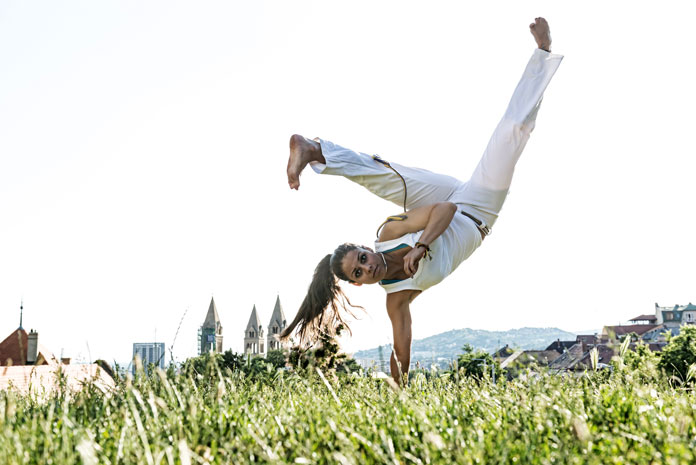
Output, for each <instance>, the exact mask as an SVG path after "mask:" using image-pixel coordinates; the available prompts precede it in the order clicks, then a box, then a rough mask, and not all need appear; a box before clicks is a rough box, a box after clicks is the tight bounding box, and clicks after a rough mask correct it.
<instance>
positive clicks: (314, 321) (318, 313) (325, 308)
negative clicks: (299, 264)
mask: <svg viewBox="0 0 696 465" xmlns="http://www.w3.org/2000/svg"><path fill="white" fill-rule="evenodd" d="M353 248H356V246H355V245H353V244H342V245H340V246H339V247H338V248H337V249H336V251H335V252H334V253H333V254H328V255H326V256H325V257H324V258H322V259H321V261H320V262H319V264H318V265H317V267H316V269H315V270H314V277H313V278H312V282H311V283H310V284H309V288H308V289H307V295H306V296H305V298H304V301H303V302H302V305H300V309H299V310H298V311H297V316H295V319H294V320H293V321H292V323H290V324H289V325H288V327H287V328H285V330H284V331H283V332H282V333H281V334H280V338H281V339H287V338H289V337H290V335H291V334H292V333H293V331H294V330H295V328H297V334H298V335H299V338H300V344H304V343H307V342H311V341H314V340H315V339H316V338H317V336H318V335H319V334H321V333H328V334H330V335H334V334H336V328H338V327H339V326H340V325H343V326H344V327H345V328H346V329H347V330H348V332H350V328H349V327H348V325H347V324H346V322H345V321H344V320H343V317H342V316H341V311H345V312H347V313H349V314H350V315H351V316H353V313H352V312H351V311H350V310H348V308H347V306H350V307H355V308H362V307H357V306H355V305H353V304H351V303H350V300H348V297H346V295H345V294H344V293H343V290H341V287H340V286H339V285H338V279H337V276H336V274H334V271H332V268H334V269H336V268H337V269H339V270H340V263H341V262H342V260H343V257H344V256H345V254H346V253H347V252H348V251H350V250H352V249H353ZM341 275H343V273H342V272H340V274H339V276H340V277H341V278H343V276H341Z"/></svg>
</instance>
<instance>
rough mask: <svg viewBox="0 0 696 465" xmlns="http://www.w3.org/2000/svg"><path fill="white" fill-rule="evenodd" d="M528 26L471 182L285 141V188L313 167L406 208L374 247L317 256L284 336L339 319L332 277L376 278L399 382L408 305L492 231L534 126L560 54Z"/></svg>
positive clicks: (407, 339) (341, 301)
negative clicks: (525, 47) (522, 60)
mask: <svg viewBox="0 0 696 465" xmlns="http://www.w3.org/2000/svg"><path fill="white" fill-rule="evenodd" d="M529 27H530V30H531V33H532V35H533V36H534V39H535V40H536V43H537V46H538V48H537V49H536V50H535V51H534V53H533V54H532V57H531V59H530V60H529V63H528V64H527V67H526V69H525V71H524V74H523V75H522V78H521V80H520V82H519V84H518V85H517V88H516V89H515V91H514V93H513V95H512V98H511V100H510V103H509V105H508V108H507V111H506V112H505V115H504V116H503V118H502V120H501V121H500V123H499V124H498V126H497V127H496V129H495V131H494V132H493V136H492V137H491V139H490V141H489V142H488V146H487V147H486V150H485V151H484V153H483V157H482V158H481V161H480V162H479V164H478V166H477V167H476V169H475V170H474V173H473V175H472V176H471V178H470V179H469V181H468V182H461V181H459V180H457V179H455V178H453V177H450V176H445V175H440V174H435V173H432V172H430V171H426V170H422V169H418V168H409V167H406V166H401V165H398V164H396V163H392V164H389V163H386V162H384V161H382V160H381V159H379V157H372V156H370V155H367V154H364V153H358V152H354V151H352V150H349V149H346V148H343V147H341V146H339V145H336V144H334V143H332V142H329V141H326V140H321V139H319V140H318V141H312V140H308V139H305V138H304V137H302V136H298V135H294V136H292V137H291V138H290V159H289V161H288V168H287V174H288V183H289V184H290V187H291V188H292V189H297V188H298V187H299V185H300V182H299V176H300V173H301V172H302V170H303V169H304V168H305V167H306V166H307V164H310V166H311V167H312V169H314V171H316V172H317V173H322V174H333V175H340V176H343V177H346V178H348V179H350V180H351V181H354V182H357V183H358V184H360V185H362V186H364V187H365V188H367V189H368V190H370V191H371V192H373V193H374V194H376V195H378V196H380V197H381V198H383V199H386V200H389V201H391V202H394V203H396V204H397V205H403V207H404V209H405V210H407V211H406V213H404V214H402V215H396V216H394V217H390V218H389V219H388V220H387V222H385V223H384V224H383V227H382V228H381V229H380V231H379V235H378V240H377V242H376V243H375V249H374V250H372V249H371V248H369V247H364V246H357V245H354V244H342V245H339V246H338V248H337V249H336V250H335V251H334V252H333V254H330V255H326V256H325V257H324V258H323V259H322V260H321V262H320V263H319V265H318V266H317V268H316V270H315V272H314V277H313V280H312V283H311V284H310V286H309V290H308V292H307V296H306V297H305V299H304V301H303V303H302V305H301V307H300V309H299V311H298V313H297V316H296V317H295V319H294V320H293V321H292V323H290V325H289V326H288V327H287V328H286V330H285V331H284V332H283V334H282V335H281V336H282V337H283V338H287V337H289V336H290V335H291V334H292V333H293V331H294V330H297V332H298V334H299V337H300V340H301V341H307V340H310V339H313V338H314V337H316V335H317V334H318V333H319V332H321V331H329V332H331V331H333V330H334V329H335V328H336V327H337V326H338V324H340V323H343V319H342V317H341V312H340V311H339V309H340V308H343V309H345V308H346V307H345V305H346V303H347V304H349V305H350V302H349V301H348V300H347V299H346V297H345V295H344V294H343V292H342V291H341V288H340V287H339V285H338V280H339V279H340V280H343V281H348V282H350V283H353V284H356V285H362V284H374V283H379V284H380V285H381V286H382V287H383V288H384V289H385V291H386V292H387V313H388V314H389V318H390V320H391V323H392V329H393V333H394V334H393V336H394V351H393V353H392V357H391V362H390V364H391V372H392V377H394V379H395V380H396V381H397V382H401V381H402V380H403V378H402V376H404V375H405V374H407V372H408V367H409V363H410V358H411V356H410V351H411V313H410V307H409V305H410V303H411V302H412V301H413V299H415V298H416V296H418V295H419V294H420V293H421V292H423V291H424V290H426V289H428V288H429V287H431V286H434V285H435V284H437V283H439V282H440V281H442V280H443V279H444V278H445V277H447V276H448V275H449V274H450V273H452V272H453V271H454V270H455V269H456V268H457V266H459V264H460V263H461V262H463V261H464V260H466V259H467V258H468V257H469V256H470V255H471V254H472V253H473V252H474V250H476V249H477V248H478V247H479V246H480V245H481V243H482V241H483V239H484V238H485V237H486V235H488V234H490V230H491V228H492V227H493V225H494V224H495V221H496V220H497V218H498V213H499V212H500V209H501V208H502V206H503V202H504V201H505V197H506V196H507V193H508V189H509V187H510V183H511V181H512V174H513V171H514V169H515V164H516V163H517V160H518V159H519V156H520V154H521V153H522V150H523V149H524V146H525V144H526V143H527V140H528V139H529V135H530V133H531V132H532V130H533V129H534V123H535V119H536V114H537V111H538V109H539V105H540V103H541V99H542V96H543V93H544V90H545V89H546V86H547V85H548V83H549V82H550V80H551V78H552V77H553V75H554V73H555V72H556V69H557V68H558V66H559V65H560V63H561V60H562V58H563V57H562V56H560V55H555V54H552V53H551V35H550V33H549V26H548V23H547V22H546V20H545V19H544V18H536V19H535V20H534V23H532V24H530V26H529ZM424 258H425V259H424Z"/></svg>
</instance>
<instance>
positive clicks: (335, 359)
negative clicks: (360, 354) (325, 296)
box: [288, 325, 360, 372]
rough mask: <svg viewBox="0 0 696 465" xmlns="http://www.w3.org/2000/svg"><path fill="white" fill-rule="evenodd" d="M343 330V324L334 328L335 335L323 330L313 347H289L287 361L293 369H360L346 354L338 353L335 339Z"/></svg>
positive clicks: (331, 370) (341, 370) (330, 370)
mask: <svg viewBox="0 0 696 465" xmlns="http://www.w3.org/2000/svg"><path fill="white" fill-rule="evenodd" d="M341 331H343V325H340V326H339V327H338V328H337V329H336V335H335V336H332V335H331V334H329V333H327V332H324V333H321V334H320V335H319V340H318V341H317V344H316V347H315V348H310V349H303V348H301V347H299V346H296V347H293V348H292V349H290V353H289V354H288V363H289V364H290V365H291V366H292V367H294V368H295V369H305V368H310V367H318V368H319V369H320V370H321V371H323V372H335V371H338V372H348V371H350V372H352V371H357V370H358V369H360V366H359V365H358V363H357V362H356V361H355V360H354V359H352V358H350V357H348V356H347V355H346V354H343V353H339V350H340V347H339V345H338V341H337V340H336V339H337V338H338V336H340V334H341Z"/></svg>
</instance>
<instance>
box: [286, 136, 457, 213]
mask: <svg viewBox="0 0 696 465" xmlns="http://www.w3.org/2000/svg"><path fill="white" fill-rule="evenodd" d="M307 164H310V165H311V167H312V169H313V170H314V171H316V172H317V173H321V174H331V175H337V176H343V177H345V178H347V179H350V180H351V181H353V182H355V183H358V184H360V185H361V186H363V187H365V188H366V189H367V190H369V191H370V192H372V193H373V194H375V195H377V196H379V197H381V198H383V199H385V200H388V201H390V202H393V203H395V204H396V205H398V206H400V207H403V205H404V182H405V184H406V191H407V196H406V209H407V210H411V209H413V208H416V207H420V206H423V205H430V204H433V203H436V202H441V201H443V200H446V199H448V198H449V197H450V196H451V195H452V194H453V193H454V192H456V191H457V189H458V188H459V187H460V186H461V185H462V182H461V181H459V180H458V179H456V178H453V177H451V176H445V175H442V174H437V173H433V172H431V171H428V170H424V169H420V168H411V167H408V166H402V165H399V164H397V163H391V166H392V167H393V168H394V169H395V170H396V171H397V172H398V174H397V173H396V172H395V171H394V170H392V169H390V168H389V167H388V166H385V165H384V164H383V163H381V162H379V161H377V160H375V159H374V157H373V156H371V155H368V154H366V153H361V152H356V151H354V150H350V149H347V148H345V147H341V146H340V145H338V144H334V143H333V142H329V141H326V140H322V139H319V140H318V141H310V140H308V139H305V138H304V137H302V136H298V135H294V136H292V137H291V138H290V160H289V161H288V183H289V184H290V187H291V188H293V189H297V188H298V187H299V173H300V172H302V170H303V169H304V168H305V167H306V166H307ZM399 175H401V177H403V181H402V180H401V177H400V176H399Z"/></svg>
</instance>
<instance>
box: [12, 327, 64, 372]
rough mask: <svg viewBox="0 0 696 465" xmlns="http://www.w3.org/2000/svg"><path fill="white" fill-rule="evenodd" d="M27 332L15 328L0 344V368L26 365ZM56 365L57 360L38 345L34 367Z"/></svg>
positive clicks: (48, 351)
mask: <svg viewBox="0 0 696 465" xmlns="http://www.w3.org/2000/svg"><path fill="white" fill-rule="evenodd" d="M27 341H28V335H27V332H26V331H24V329H22V328H17V329H16V330H14V331H13V332H12V333H11V334H10V335H9V336H7V337H6V338H5V340H4V341H2V342H0V366H13V365H26V363H27ZM36 364H38V365H58V364H59V362H58V359H57V358H56V356H55V355H53V354H52V353H51V351H50V350H48V349H47V348H46V347H44V346H43V345H41V344H38V347H37V353H36V363H35V365H36Z"/></svg>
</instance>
